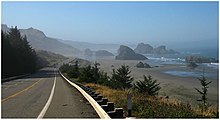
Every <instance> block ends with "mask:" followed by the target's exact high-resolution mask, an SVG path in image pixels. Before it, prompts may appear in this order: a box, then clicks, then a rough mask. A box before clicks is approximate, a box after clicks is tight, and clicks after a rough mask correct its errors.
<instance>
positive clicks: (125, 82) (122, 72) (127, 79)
mask: <svg viewBox="0 0 220 120" xmlns="http://www.w3.org/2000/svg"><path fill="white" fill-rule="evenodd" d="M130 73H131V71H130V70H129V67H128V66H125V65H122V66H121V67H120V68H118V69H117V71H115V70H114V69H113V73H112V78H111V84H112V85H111V87H112V88H116V89H126V88H130V87H132V84H131V83H132V81H133V80H134V78H133V77H131V76H130Z"/></svg>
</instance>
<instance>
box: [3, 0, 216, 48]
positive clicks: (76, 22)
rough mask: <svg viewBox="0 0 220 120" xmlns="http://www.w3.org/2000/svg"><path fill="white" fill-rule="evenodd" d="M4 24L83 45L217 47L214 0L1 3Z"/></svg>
mask: <svg viewBox="0 0 220 120" xmlns="http://www.w3.org/2000/svg"><path fill="white" fill-rule="evenodd" d="M1 22H2V23H3V24H7V25H8V26H9V27H10V26H18V28H19V29H27V28H30V27H33V28H36V29H39V30H41V31H43V32H44V33H45V34H46V36H48V37H53V38H58V39H62V40H72V41H81V42H88V43H99V44H104V43H111V44H131V45H137V44H138V43H140V42H143V43H149V44H151V45H152V46H154V47H156V46H159V45H166V46H167V47H168V48H171V47H172V48H174V49H177V48H185V47H186V48H193V47H205V48H212V47H214V48H218V39H219V38H218V2H214V1H211V2H149V1H146V2H73V1H72V2H71V1H68V2H40V1H38V2H29V1H28V2H12V1H10V2H6V1H3V2H2V21H1Z"/></svg>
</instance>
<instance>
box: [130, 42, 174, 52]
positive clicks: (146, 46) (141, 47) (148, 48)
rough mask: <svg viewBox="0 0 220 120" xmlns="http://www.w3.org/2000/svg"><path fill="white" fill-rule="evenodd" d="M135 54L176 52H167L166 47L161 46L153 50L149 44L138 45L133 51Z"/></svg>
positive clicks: (171, 50)
mask: <svg viewBox="0 0 220 120" xmlns="http://www.w3.org/2000/svg"><path fill="white" fill-rule="evenodd" d="M134 51H135V52H136V53H141V54H177V53H178V52H177V51H174V50H173V49H170V50H167V49H166V46H164V45H161V46H159V47H157V48H153V47H152V46H151V45H150V44H144V43H139V44H138V45H137V47H136V48H135V49H134Z"/></svg>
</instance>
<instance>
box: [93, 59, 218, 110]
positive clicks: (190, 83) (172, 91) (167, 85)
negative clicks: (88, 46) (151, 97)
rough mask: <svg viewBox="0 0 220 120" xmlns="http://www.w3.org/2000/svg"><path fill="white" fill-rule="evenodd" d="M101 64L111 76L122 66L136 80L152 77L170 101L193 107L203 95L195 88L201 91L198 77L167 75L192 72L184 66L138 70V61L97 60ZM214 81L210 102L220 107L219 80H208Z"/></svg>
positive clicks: (209, 91)
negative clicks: (171, 72)
mask: <svg viewBox="0 0 220 120" xmlns="http://www.w3.org/2000/svg"><path fill="white" fill-rule="evenodd" d="M93 62H94V61H93ZM96 62H98V63H100V69H101V70H103V71H105V72H107V73H108V75H109V76H111V73H112V69H113V68H114V69H117V68H118V67H120V66H121V65H128V66H129V67H130V70H131V75H132V76H133V77H134V80H135V81H137V80H143V75H151V76H152V78H153V79H154V80H157V81H158V83H160V86H161V90H160V92H159V95H161V96H169V98H170V99H178V100H181V101H183V102H189V103H190V104H192V105H196V104H198V101H196V100H197V99H198V98H199V97H201V95H200V94H199V93H198V92H197V91H196V90H195V88H199V89H201V84H200V81H199V80H198V79H197V77H179V76H175V75H170V74H166V73H164V72H163V71H167V70H184V71H190V68H188V67H186V66H184V65H163V66H160V67H153V68H137V67H135V65H136V64H137V63H138V62H140V61H137V60H114V59H97V60H96ZM208 81H212V83H211V84H210V85H209V88H208V102H209V103H211V104H212V105H214V106H218V93H219V92H218V91H219V90H218V85H219V83H218V80H216V79H208Z"/></svg>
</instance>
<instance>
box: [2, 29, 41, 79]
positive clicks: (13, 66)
mask: <svg viewBox="0 0 220 120" xmlns="http://www.w3.org/2000/svg"><path fill="white" fill-rule="evenodd" d="M1 40H2V41H1V42H2V43H1V44H2V78H6V77H11V76H16V75H22V74H27V73H32V72H35V71H36V70H37V55H36V52H35V50H34V49H33V48H32V47H31V46H30V45H29V43H28V42H27V38H26V36H24V37H23V36H21V34H20V32H19V30H18V29H17V27H15V28H11V29H10V31H9V32H8V33H3V31H1Z"/></svg>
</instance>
